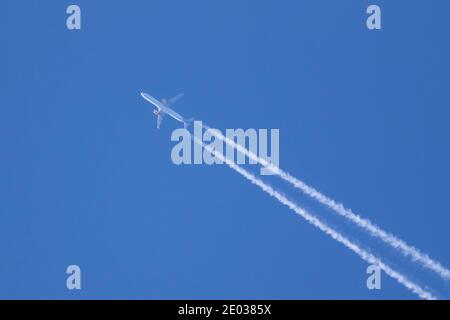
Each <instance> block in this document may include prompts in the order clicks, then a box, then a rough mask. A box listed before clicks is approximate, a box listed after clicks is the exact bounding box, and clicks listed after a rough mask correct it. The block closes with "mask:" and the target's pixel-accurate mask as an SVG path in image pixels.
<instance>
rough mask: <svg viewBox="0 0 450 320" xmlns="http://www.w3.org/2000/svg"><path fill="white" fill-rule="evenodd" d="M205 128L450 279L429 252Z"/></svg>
mask: <svg viewBox="0 0 450 320" xmlns="http://www.w3.org/2000/svg"><path fill="white" fill-rule="evenodd" d="M203 128H204V129H205V130H208V129H209V130H210V131H212V133H213V134H214V135H215V136H216V137H217V138H219V139H221V140H222V141H223V142H225V143H226V144H228V145H229V146H231V147H233V148H235V149H236V150H237V151H239V152H241V153H242V154H244V155H246V156H247V157H249V158H250V159H252V160H253V161H255V162H258V163H259V164H260V165H262V166H263V167H266V168H267V169H269V170H271V171H272V172H273V173H274V174H276V175H278V176H279V177H281V178H282V179H283V180H285V181H287V182H289V183H291V184H292V185H293V186H294V187H296V188H297V189H299V190H301V191H302V192H303V193H305V194H306V195H308V196H310V197H311V198H313V199H315V200H316V201H318V202H319V203H321V204H322V205H325V206H326V207H328V208H330V209H332V210H333V211H335V212H336V213H338V214H339V215H341V216H342V217H344V218H346V219H348V220H350V221H352V222H353V223H355V224H356V225H358V226H359V227H361V228H362V229H364V230H366V231H367V232H369V234H371V235H372V236H374V237H377V238H379V239H381V240H382V241H384V242H385V243H387V244H389V245H390V246H391V247H393V248H394V249H397V250H399V251H400V252H401V253H402V254H403V255H404V256H409V257H411V259H412V260H413V261H418V262H420V263H421V265H422V266H424V267H426V268H428V269H430V270H432V271H434V272H436V273H437V274H438V275H439V276H440V277H441V278H443V279H445V280H450V270H448V269H447V268H445V267H444V266H443V265H442V264H440V263H439V262H437V261H435V260H433V259H431V258H430V257H429V256H428V255H427V254H425V253H422V252H421V251H420V250H418V249H416V248H414V247H413V246H411V245H408V244H407V243H406V242H405V241H403V240H401V239H399V238H398V237H396V236H395V235H393V234H391V233H389V232H387V231H384V230H383V229H381V228H380V227H379V226H377V225H376V224H374V223H373V222H371V221H370V220H368V219H365V218H362V217H361V216H359V215H357V214H355V213H353V212H352V210H350V209H347V208H345V207H344V206H343V205H342V204H341V203H339V202H337V201H335V200H333V199H331V198H329V197H327V196H326V195H324V194H322V193H321V192H319V191H318V190H316V189H314V188H313V187H311V186H309V185H307V184H306V183H305V182H303V181H301V180H299V179H297V178H295V177H293V176H291V175H290V174H289V173H287V172H285V171H283V170H281V169H280V168H278V167H276V166H274V165H273V164H271V163H269V162H268V161H267V160H265V159H263V158H261V157H259V156H258V155H256V154H254V153H253V152H251V151H249V150H247V149H246V148H245V147H243V146H241V145H239V144H237V143H235V142H234V141H233V140H231V139H229V138H227V137H226V136H224V135H223V134H222V133H221V132H220V131H218V130H215V129H211V128H209V127H208V126H207V125H203Z"/></svg>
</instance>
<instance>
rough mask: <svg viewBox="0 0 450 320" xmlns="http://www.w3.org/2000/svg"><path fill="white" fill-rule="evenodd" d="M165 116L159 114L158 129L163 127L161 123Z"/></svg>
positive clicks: (157, 119)
mask: <svg viewBox="0 0 450 320" xmlns="http://www.w3.org/2000/svg"><path fill="white" fill-rule="evenodd" d="M163 118H164V115H163V114H162V113H160V114H158V117H157V118H156V128H158V129H159V128H160V127H161V122H162V121H163Z"/></svg>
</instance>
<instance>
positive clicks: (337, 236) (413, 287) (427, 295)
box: [192, 136, 436, 300]
mask: <svg viewBox="0 0 450 320" xmlns="http://www.w3.org/2000/svg"><path fill="white" fill-rule="evenodd" d="M192 137H193V139H194V142H196V143H198V144H200V145H201V146H203V147H204V148H205V149H207V150H208V152H210V153H211V154H213V155H214V156H216V157H217V158H218V159H219V160H221V161H223V162H225V163H226V164H227V165H228V166H229V167H230V168H232V169H233V170H235V171H237V172H238V173H240V174H241V175H242V176H243V177H245V178H246V179H248V180H249V181H251V182H252V183H253V184H255V185H257V186H258V187H260V188H261V189H262V190H263V191H265V192H266V193H268V194H269V195H270V196H272V197H274V198H275V199H277V200H278V201H279V202H281V203H282V204H284V205H286V206H287V207H289V208H290V209H291V210H293V211H294V212H295V213H297V214H298V215H300V216H301V217H303V218H304V219H305V220H306V221H308V222H309V223H311V224H312V225H313V226H315V227H317V228H319V229H320V230H322V231H323V232H325V233H326V234H327V235H329V236H330V237H331V238H333V239H334V240H336V241H337V242H339V243H341V244H343V245H344V246H345V247H347V248H348V249H350V250H351V251H353V252H354V253H356V254H357V255H358V256H359V257H360V258H362V259H363V260H364V261H366V262H367V263H370V264H374V265H377V266H378V267H380V269H382V270H383V271H384V272H386V274H387V275H389V276H390V277H392V278H394V279H395V280H397V282H399V283H400V284H402V285H403V286H405V287H406V288H407V289H409V290H410V291H412V292H414V293H415V294H417V295H418V296H419V297H420V298H422V299H427V300H435V299H436V297H435V296H434V295H433V294H432V293H431V292H428V291H426V290H425V289H423V288H422V287H421V286H419V285H418V284H416V283H414V282H412V281H411V280H409V279H408V278H407V277H405V276H404V275H403V274H401V273H399V272H397V271H395V270H393V269H392V268H391V267H389V266H388V265H386V264H385V263H384V262H383V261H381V259H379V258H377V257H375V256H374V255H372V254H371V253H369V252H368V251H366V250H365V249H363V248H361V247H360V246H358V245H357V244H356V243H354V242H352V241H351V240H350V239H348V238H347V237H345V236H343V235H342V234H341V233H339V232H338V231H336V230H334V229H333V228H331V227H330V226H328V225H327V224H326V223H324V222H323V221H321V220H319V219H318V218H317V217H315V216H314V215H312V214H310V213H309V212H307V211H306V210H304V209H303V208H301V207H300V206H298V205H297V204H296V203H294V202H292V201H291V200H289V199H288V198H286V197H285V196H284V195H283V194H281V193H280V192H278V191H277V190H275V189H274V188H272V187H271V186H269V185H267V184H266V183H264V182H263V181H262V180H261V179H259V178H257V177H255V176H254V175H253V174H252V173H250V172H248V171H247V170H245V169H244V168H242V167H240V166H238V165H236V164H235V163H234V162H232V161H229V160H228V159H225V157H224V156H223V155H222V154H221V153H219V152H217V151H215V150H212V148H211V147H209V146H206V145H204V144H203V142H202V141H201V140H199V139H198V138H197V137H195V136H192Z"/></svg>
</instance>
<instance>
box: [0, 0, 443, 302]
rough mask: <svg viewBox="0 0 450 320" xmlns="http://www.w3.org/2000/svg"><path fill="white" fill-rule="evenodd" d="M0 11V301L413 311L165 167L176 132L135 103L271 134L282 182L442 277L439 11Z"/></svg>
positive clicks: (323, 246) (297, 230) (304, 232)
mask: <svg viewBox="0 0 450 320" xmlns="http://www.w3.org/2000/svg"><path fill="white" fill-rule="evenodd" d="M71 3H76V4H78V5H79V6H80V7H81V10H82V30H80V31H68V30H67V29H66V26H65V23H66V17H67V15H66V13H65V11H66V8H67V6H68V5H69V4H71ZM372 3H373V4H378V5H380V6H381V9H382V30H380V31H369V30H367V28H366V26H365V19H366V14H365V11H366V8H367V6H368V5H369V4H372ZM1 10H2V12H3V14H2V15H1V18H0V30H1V34H2V50H1V52H0V57H1V64H2V67H1V73H0V74H1V75H0V81H1V88H2V89H1V90H0V98H1V100H0V101H1V102H0V137H1V139H0V257H1V258H0V298H83V299H90V298H151V299H155V298H192V299H196V298H273V299H278V298H286V299H302V298H326V299H334V298H336V299H346V298H357V299H363V298H367V299H378V298H385V299H392V298H407V299H410V298H416V296H414V295H412V294H411V293H410V292H408V291H407V290H406V289H405V288H404V287H402V286H400V285H398V284H397V283H396V282H395V281H393V280H392V279H390V278H388V277H387V276H386V275H383V278H382V290H381V291H376V292H375V291H369V290H368V289H367V288H366V273H365V272H366V267H367V264H366V263H364V262H363V261H361V260H360V259H359V258H358V257H357V256H356V255H354V254H353V253H351V252H349V251H348V250H347V249H345V248H344V247H342V246H341V245H340V244H338V243H336V242H334V241H333V240H331V239H330V238H329V237H327V236H326V235H324V234H322V233H321V232H320V231H318V230H316V229H314V228H313V227H312V226H310V225H308V224H307V223H306V222H304V221H303V220H302V219H301V218H300V217H298V216H296V215H295V214H293V213H292V212H291V211H289V210H288V209H287V208H286V207H284V206H282V205H280V204H279V203H278V202H276V201H275V200H274V199H272V198H270V197H268V196H267V195H266V194H264V193H263V192H262V191H260V190H259V189H258V188H256V187H255V186H253V185H251V184H249V183H248V182H247V181H246V180H245V179H243V178H242V177H240V176H239V175H238V174H237V173H235V172H234V171H232V170H230V169H229V168H227V167H225V166H205V165H203V166H175V165H174V164H172V162H171V160H170V151H171V149H172V147H173V145H174V143H173V142H171V141H170V134H171V131H172V130H173V129H174V128H176V127H177V126H179V125H178V124H177V123H176V122H174V121H170V120H165V122H164V123H163V126H162V128H161V130H159V131H158V130H157V129H156V122H155V119H154V116H153V114H152V113H151V111H152V109H151V107H150V105H148V104H147V103H146V102H145V101H144V100H143V99H142V98H141V97H140V95H139V92H140V91H146V92H149V93H151V94H152V95H154V96H156V97H158V98H161V97H170V96H173V95H176V94H177V93H179V92H184V93H185V96H184V97H183V99H181V100H180V101H179V102H178V103H177V104H176V105H175V107H174V108H175V109H176V110H177V111H178V112H180V113H181V114H183V115H185V116H195V117H196V118H198V119H202V120H203V121H204V122H206V123H207V124H208V125H210V126H212V127H216V128H219V129H225V128H279V129H280V165H281V167H282V168H283V169H286V170H287V171H289V172H290V173H292V174H293V175H295V176H297V177H299V178H301V179H303V180H305V181H307V182H308V183H309V184H311V185H313V186H315V187H317V188H318V189H320V190H322V191H323V192H325V193H326V194H328V195H329V196H331V197H333V198H335V199H338V200H340V201H342V202H344V203H345V204H346V205H348V206H349V207H351V208H352V209H354V210H355V211H357V212H358V213H361V214H362V215H363V216H364V217H367V218H370V219H371V220H373V221H374V222H376V223H378V224H379V225H381V226H383V227H384V228H385V229H387V230H389V231H392V232H394V233H396V234H397V235H399V236H400V237H401V238H403V239H405V240H406V241H408V242H409V243H411V244H413V245H415V246H417V247H418V248H420V249H422V250H423V251H425V252H427V253H428V254H430V255H431V256H432V257H434V258H436V259H437V260H439V261H440V262H442V263H443V264H444V265H446V266H450V255H449V251H448V245H449V244H450V233H449V232H448V227H449V223H450V216H449V213H450V212H449V209H448V194H449V191H450V166H449V163H450V142H449V137H450V126H449V125H448V123H449V120H450V111H449V109H448V108H449V106H450V63H449V57H450V44H449V37H448V33H449V31H450V20H449V19H448V14H449V12H450V3H449V2H448V1H444V0H441V1H433V3H430V1H425V0H420V1H394V2H393V1H382V0H374V1H370V2H369V1H356V0H352V1H344V0H341V1H334V0H333V1H331V0H329V1H324V0H320V1H319V0H314V1H313V0H309V1H298V0H286V1H273V0H272V1H237V0H232V1H206V0H193V1H82V0H76V1H73V2H69V1H57V2H56V1H37V0H35V1H13V0H7V1H3V2H2V5H1ZM250 169H252V168H250ZM269 180H271V181H272V180H273V179H269ZM274 183H277V182H276V181H275V180H274ZM280 186H281V188H282V190H283V189H286V192H288V190H290V188H289V186H287V185H281V184H280ZM289 192H291V194H294V195H295V192H294V193H292V191H289ZM312 209H314V210H320V207H317V208H316V207H314V208H312ZM314 210H313V211H314ZM323 214H325V213H323ZM70 264H77V265H79V266H80V267H81V270H82V290H81V291H69V290H67V289H66V287H65V281H66V277H67V275H66V273H65V270H66V267H67V266H68V265H70Z"/></svg>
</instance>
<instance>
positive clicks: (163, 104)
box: [141, 92, 194, 129]
mask: <svg viewBox="0 0 450 320" xmlns="http://www.w3.org/2000/svg"><path fill="white" fill-rule="evenodd" d="M183 95H184V93H180V94H179V95H177V96H175V97H173V98H170V99H167V100H166V99H161V101H159V100H158V99H155V98H153V97H152V96H151V95H149V94H148V93H145V92H141V96H142V97H143V98H144V99H145V100H147V101H148V102H150V103H151V104H153V105H154V106H155V107H156V109H155V110H153V114H155V115H156V116H157V119H156V127H157V128H158V129H159V128H160V127H161V122H162V121H163V119H164V116H165V115H166V114H168V115H169V116H171V117H172V118H174V119H175V120H177V121H179V122H182V123H183V125H184V128H187V127H188V125H190V124H191V123H192V121H193V120H194V119H193V118H189V119H187V118H184V117H183V116H182V115H180V114H179V113H176V112H175V111H174V110H172V109H171V108H169V107H170V106H171V105H173V104H174V103H175V102H176V101H177V100H178V99H180V98H181V97H182V96H183Z"/></svg>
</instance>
